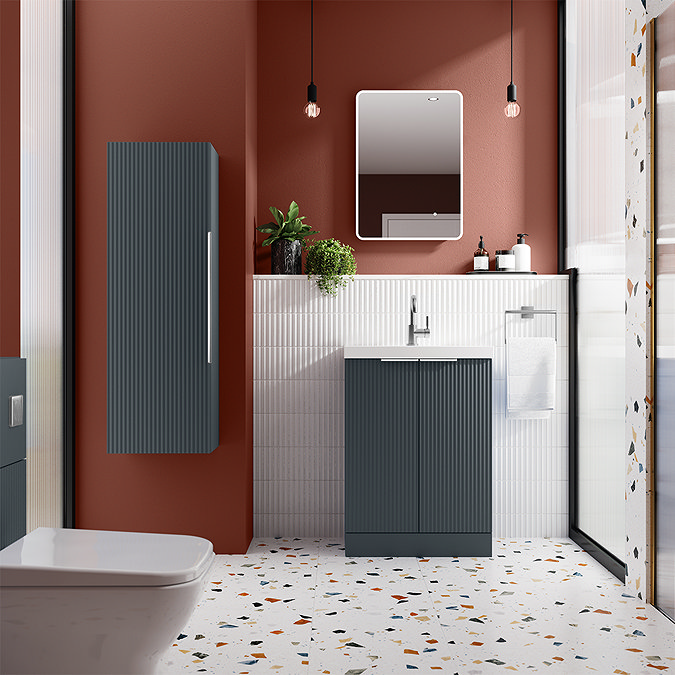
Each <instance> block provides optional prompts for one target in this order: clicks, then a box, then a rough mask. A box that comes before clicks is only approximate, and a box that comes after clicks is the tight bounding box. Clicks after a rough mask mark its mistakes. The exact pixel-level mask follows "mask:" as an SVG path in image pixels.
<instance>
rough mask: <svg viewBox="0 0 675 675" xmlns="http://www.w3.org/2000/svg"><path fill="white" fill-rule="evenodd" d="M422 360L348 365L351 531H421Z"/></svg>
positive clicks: (347, 475) (347, 509)
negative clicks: (419, 524)
mask: <svg viewBox="0 0 675 675" xmlns="http://www.w3.org/2000/svg"><path fill="white" fill-rule="evenodd" d="M417 366H418V364H417V362H416V361H393V362H390V361H380V360H379V359H347V360H346V361H345V531H346V532H359V533H385V532H416V531H417V525H418V513H419V509H418V453H417V443H418V438H417V436H418V432H419V420H418V414H417V403H418V396H419V382H418V379H419V378H418V368H417Z"/></svg>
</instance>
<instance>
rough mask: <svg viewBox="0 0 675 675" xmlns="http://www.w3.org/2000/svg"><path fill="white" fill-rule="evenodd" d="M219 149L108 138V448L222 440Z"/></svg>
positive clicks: (166, 449)
mask: <svg viewBox="0 0 675 675" xmlns="http://www.w3.org/2000/svg"><path fill="white" fill-rule="evenodd" d="M217 263H218V155H217V153H216V151H215V149H214V148H213V146H212V145H211V144H210V143H142V142H139V143H108V369H107V373H108V400H107V405H108V418H107V423H108V428H107V437H108V452H109V453H206V452H212V451H213V450H214V449H215V448H216V447H217V445H218V264H217Z"/></svg>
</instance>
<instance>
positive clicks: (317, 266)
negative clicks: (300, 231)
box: [305, 239, 356, 295]
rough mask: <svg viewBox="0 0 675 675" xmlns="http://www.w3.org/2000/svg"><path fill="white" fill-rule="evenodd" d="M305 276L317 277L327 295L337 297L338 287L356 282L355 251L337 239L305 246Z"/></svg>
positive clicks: (319, 285)
mask: <svg viewBox="0 0 675 675" xmlns="http://www.w3.org/2000/svg"><path fill="white" fill-rule="evenodd" d="M305 250H306V251H307V254H306V256H305V274H307V277H308V279H311V278H312V277H316V284H317V286H318V287H319V288H320V289H321V292H322V293H325V294H326V295H337V289H338V286H346V285H347V281H348V280H350V281H354V275H355V274H356V260H355V259H354V249H353V248H352V247H351V246H348V245H347V244H343V243H341V242H339V241H338V240H337V239H322V240H319V241H313V242H310V243H309V244H305Z"/></svg>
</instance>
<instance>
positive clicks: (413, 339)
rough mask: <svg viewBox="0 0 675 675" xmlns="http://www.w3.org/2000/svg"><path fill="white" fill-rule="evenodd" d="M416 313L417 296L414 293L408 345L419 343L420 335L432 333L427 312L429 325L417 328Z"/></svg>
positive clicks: (411, 298) (411, 303)
mask: <svg viewBox="0 0 675 675" xmlns="http://www.w3.org/2000/svg"><path fill="white" fill-rule="evenodd" d="M415 314H417V296H415V295H413V296H411V297H410V324H409V325H408V345H411V346H412V345H416V344H417V336H418V335H429V334H431V331H430V330H429V315H428V314H427V327H426V328H416V327H415Z"/></svg>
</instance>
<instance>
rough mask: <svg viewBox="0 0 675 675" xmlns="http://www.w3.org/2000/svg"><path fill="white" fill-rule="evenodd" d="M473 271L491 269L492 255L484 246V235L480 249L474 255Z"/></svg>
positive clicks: (479, 244)
mask: <svg viewBox="0 0 675 675" xmlns="http://www.w3.org/2000/svg"><path fill="white" fill-rule="evenodd" d="M473 269H474V272H477V271H479V270H480V271H482V270H489V269H490V254H489V253H488V252H487V251H486V250H485V248H484V246H483V235H481V237H480V241H479V242H478V248H477V249H476V252H475V253H474V254H473Z"/></svg>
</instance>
